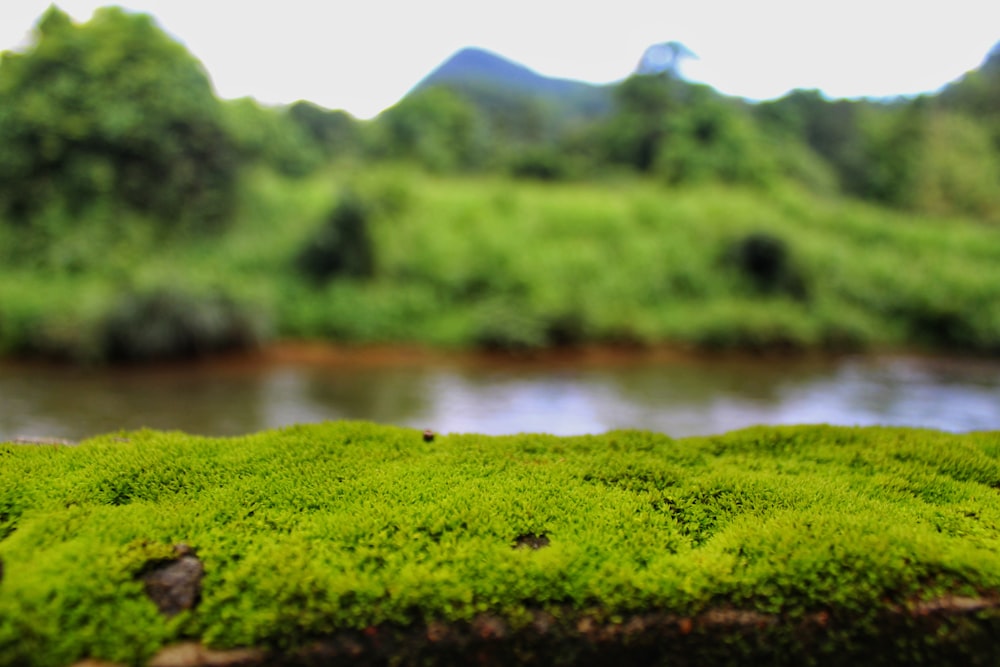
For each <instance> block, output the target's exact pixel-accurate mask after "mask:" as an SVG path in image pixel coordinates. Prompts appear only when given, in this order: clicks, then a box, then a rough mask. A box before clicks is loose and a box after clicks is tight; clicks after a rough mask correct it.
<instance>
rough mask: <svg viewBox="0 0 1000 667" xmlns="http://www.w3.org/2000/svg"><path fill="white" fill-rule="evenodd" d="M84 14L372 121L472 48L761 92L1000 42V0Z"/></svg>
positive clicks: (883, 91)
mask: <svg viewBox="0 0 1000 667" xmlns="http://www.w3.org/2000/svg"><path fill="white" fill-rule="evenodd" d="M49 4H50V2H49V0H0V49H12V48H17V47H19V46H23V45H24V44H25V43H26V40H27V32H28V31H30V29H31V27H32V26H33V25H34V23H35V21H36V20H37V19H38V17H39V16H40V15H41V14H42V13H43V12H44V11H45V9H46V8H47V7H48V5H49ZM56 4H57V5H58V6H59V7H61V8H62V9H63V10H64V11H66V12H68V13H69V14H70V15H71V16H72V17H73V18H74V19H76V20H77V21H86V20H88V19H89V18H90V16H91V14H92V13H93V10H94V9H95V8H96V7H99V6H101V5H105V4H119V5H121V6H123V7H126V8H128V9H133V10H136V11H143V12H147V13H150V14H153V15H154V16H155V17H156V18H157V20H158V22H159V24H160V25H161V26H162V27H163V28H164V29H165V30H167V32H169V33H170V34H172V35H173V36H174V37H175V38H177V39H178V40H180V41H182V42H183V43H184V44H185V45H186V46H187V47H188V48H189V49H190V50H191V52H192V53H193V54H194V55H195V56H196V57H198V58H199V59H200V60H201V61H202V62H203V63H204V65H205V68H206V69H207V70H208V73H209V74H210V75H211V77H212V80H213V82H214V84H215V87H216V90H217V92H218V93H219V95H221V96H222V97H226V98H231V97H242V96H246V95H251V96H253V97H256V98H257V99H258V100H260V101H261V102H264V103H269V104H282V103H290V102H294V101H295V100H298V99H308V100H311V101H313V102H316V103H318V104H321V105H323V106H326V107H330V108H342V109H346V110H347V111H350V112H351V113H353V114H354V115H356V116H358V117H360V118H368V117H371V116H374V115H375V114H377V113H378V112H379V111H381V110H382V109H384V108H386V107H388V106H390V105H392V104H393V103H395V102H396V101H397V100H399V98H400V97H402V96H403V95H404V94H405V93H406V92H407V91H408V90H409V89H410V88H411V87H412V86H413V85H415V84H416V83H417V82H418V81H419V80H420V79H421V78H422V77H423V76H424V75H426V74H427V73H429V72H430V71H431V70H432V69H433V68H434V67H436V66H437V65H438V64H440V63H441V62H442V61H444V60H445V59H446V58H447V57H448V56H449V55H451V54H452V53H454V52H455V51H457V50H458V49H460V48H462V47H464V46H479V47H483V48H487V49H490V50H492V51H495V52H497V53H499V54H501V55H503V56H506V57H507V58H510V59H511V60H514V61H517V62H520V63H522V64H524V65H527V66H528V67H530V68H532V69H534V70H536V71H538V72H540V73H542V74H545V75H548V76H558V77H565V78H572V79H580V80H584V81H590V82H594V83H606V82H610V81H615V80H619V79H622V78H624V77H626V76H627V75H628V74H629V73H630V72H631V71H632V69H633V68H634V67H635V65H636V63H637V62H638V60H639V58H640V56H641V55H642V52H643V51H644V50H645V48H646V47H647V46H649V45H651V44H654V43H657V42H664V41H668V40H677V41H680V42H682V43H684V44H685V45H686V46H687V47H688V48H690V49H691V50H692V51H693V52H694V53H696V54H697V55H698V56H699V59H698V60H694V61H689V62H687V63H686V64H685V65H684V66H683V68H682V72H683V73H684V74H685V75H686V76H687V78H689V79H691V80H694V81H703V82H705V83H708V84H711V85H712V86H714V87H715V88H717V89H718V90H720V91H721V92H724V93H727V94H731V95H741V96H744V97H748V98H751V99H766V98H772V97H778V96H781V95H783V94H784V93H785V92H787V91H789V90H791V89H794V88H819V89H821V90H823V91H824V92H825V93H826V94H827V95H828V96H831V97H860V96H890V95H901V94H913V93H918V92H924V91H932V90H936V89H937V88H939V87H941V86H942V85H944V84H945V83H947V82H948V81H950V80H952V79H954V78H956V77H958V76H960V75H961V74H963V73H964V72H966V71H968V70H970V69H972V68H974V67H976V66H977V65H979V64H980V63H981V62H982V60H983V58H984V57H985V56H986V54H987V53H988V51H989V50H990V48H991V47H992V46H993V45H994V44H995V43H996V42H997V41H1000V0H822V1H820V0H727V1H723V0H683V1H679V0H660V1H659V2H651V1H642V0H605V1H604V2H598V1H597V0H589V1H588V0H491V1H490V2H481V1H477V0H371V1H367V2H366V1H364V0H353V1H344V0H326V1H322V0H281V2H273V1H267V0H263V1H261V2H236V1H235V0H198V1H191V0H122V1H121V2H119V3H112V2H95V1H93V0H62V1H61V2H57V3H56Z"/></svg>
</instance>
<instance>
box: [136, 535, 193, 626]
mask: <svg viewBox="0 0 1000 667" xmlns="http://www.w3.org/2000/svg"><path fill="white" fill-rule="evenodd" d="M174 551H176V552H177V555H178V556H179V558H177V559H176V560H171V561H167V562H165V563H162V564H159V565H157V566H156V567H154V568H153V569H150V570H148V571H147V572H146V573H145V574H144V575H143V576H142V580H143V582H144V583H145V584H146V595H148V596H149V599H151V600H152V601H153V602H154V603H155V604H156V607H157V609H159V610H160V613H162V614H164V615H166V616H174V615H176V614H179V613H180V612H182V611H185V610H187V609H194V607H195V606H196V605H197V604H198V601H199V599H200V597H201V578H202V577H203V576H204V574H205V567H204V566H203V565H202V564H201V561H200V560H198V557H197V556H195V555H194V552H193V551H192V550H191V548H190V547H188V546H187V545H186V544H178V545H177V546H175V547H174Z"/></svg>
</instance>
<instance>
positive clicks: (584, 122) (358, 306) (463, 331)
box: [0, 8, 1000, 361]
mask: <svg viewBox="0 0 1000 667" xmlns="http://www.w3.org/2000/svg"><path fill="white" fill-rule="evenodd" d="M517 71H518V70H517V69H516V68H513V69H509V71H508V75H509V76H514V75H516V74H517ZM446 84H447V82H442V83H440V84H439V85H432V86H426V87H420V88H418V90H416V91H415V92H414V93H412V94H411V95H409V96H407V97H406V98H404V99H403V100H401V101H400V102H399V103H398V104H397V105H395V106H394V107H392V108H390V109H387V110H386V111H385V112H384V113H382V114H381V115H380V116H378V117H377V118H376V119H374V120H372V121H366V122H360V121H357V120H355V119H353V118H351V117H350V116H349V115H347V114H345V113H343V112H339V111H330V110H326V109H322V108H320V107H318V106H316V105H313V104H310V103H308V102H305V101H302V102H298V103H296V104H293V105H291V106H289V107H287V108H267V107H262V106H261V105H259V104H257V103H256V102H254V101H253V100H250V99H242V100H234V101H225V102H223V101H220V100H218V99H217V98H216V97H215V96H214V95H213V94H212V92H211V87H210V84H209V82H208V79H207V77H206V75H205V73H204V72H203V71H202V69H201V67H200V65H199V64H198V63H197V62H196V61H195V60H194V59H193V58H192V57H191V56H190V55H189V54H188V53H187V52H186V51H185V50H184V49H183V47H181V46H180V45H178V44H177V43H175V42H173V41H172V40H170V39H169V38H168V37H167V36H165V35H164V34H163V33H162V32H161V31H160V30H159V29H158V28H157V27H156V25H155V24H154V23H153V22H152V21H151V20H150V19H149V18H148V17H145V16H142V15H134V14H129V13H126V12H124V11H122V10H120V9H104V10H100V11H99V12H97V13H96V14H95V16H94V17H93V19H91V20H90V21H89V22H87V23H85V24H79V25H76V24H73V23H72V22H71V21H70V20H69V19H68V17H66V15H65V14H63V13H62V12H60V11H59V10H58V9H55V8H52V9H50V10H49V11H48V12H47V13H46V14H45V16H44V17H43V18H42V19H41V20H40V23H39V26H38V28H37V33H36V40H35V43H34V44H33V45H32V46H30V47H29V48H28V49H26V50H25V51H24V52H22V53H6V54H4V56H3V59H2V61H0V142H2V143H3V145H4V151H3V152H2V153H0V353H6V354H35V355H45V356H54V357H60V358H66V359H74V360H83V361H102V360H117V359H121V360H143V359H153V358H164V357H180V356H190V355H192V354H207V353H213V352H217V351H221V350H226V349H232V348H239V347H245V346H247V345H252V344H254V343H255V342H259V341H262V340H265V339H267V338H269V337H271V336H283V337H310V338H312V337H316V338H326V339H332V340H339V341H351V342H372V341H406V342H419V343H427V344H434V345H448V346H482V347H491V348H500V349H514V350H528V349H535V348H540V347H546V346H552V345H569V344H575V343H582V342H603V343H615V344H621V343H624V344H658V343H670V344H682V345H692V346H699V347H709V348H753V349H845V348H864V347H870V346H894V347H898V346H924V347H929V348H934V349H950V350H956V351H961V352H974V353H984V354H996V353H997V352H998V351H1000V268H998V267H1000V262H998V261H997V260H998V259H1000V257H998V255H1000V244H998V243H996V233H997V225H998V224H1000V187H998V186H1000V105H998V104H996V103H995V102H996V100H997V95H998V94H1000V93H998V91H1000V51H997V50H995V51H994V52H993V53H992V54H991V55H990V56H989V57H988V58H987V60H986V62H985V63H984V64H983V66H982V67H981V68H979V69H978V70H976V71H974V72H971V73H969V74H968V75H967V76H965V77H964V78H963V79H961V80H959V81H956V82H954V83H953V84H951V85H949V86H948V87H947V88H945V89H944V90H943V91H941V93H940V94H937V95H934V96H925V97H921V98H917V99H913V100H895V101H846V100H837V101H830V100H827V99H825V98H823V97H822V96H821V95H820V94H819V93H816V92H813V91H796V92H794V93H792V94H790V95H788V96H787V97H784V98H782V99H780V100H776V101H772V102H767V103H762V104H757V105H751V104H747V103H745V102H744V101H741V100H736V99H731V98H726V97H724V96H721V95H719V94H718V93H716V92H715V91H713V90H712V89H710V88H708V87H706V86H701V85H694V84H690V83H687V82H685V81H683V80H682V79H681V78H679V77H678V76H677V74H676V71H675V70H673V69H668V70H666V71H663V72H659V73H649V74H641V75H635V76H633V77H631V78H629V79H627V80H626V81H624V82H622V83H621V84H619V85H617V86H613V87H609V88H607V89H601V90H600V91H596V92H595V93H594V95H596V96H597V97H594V96H591V97H589V98H588V99H587V100H586V101H585V105H586V109H583V108H582V107H581V109H580V110H579V112H578V113H572V112H570V111H567V108H566V106H565V105H566V104H569V102H566V101H564V103H563V105H562V106H558V105H557V106H553V105H552V104H549V103H548V102H546V101H545V100H541V101H540V100H538V99H535V98H533V97H531V95H530V94H529V93H527V92H526V93H524V96H517V95H513V94H509V91H508V93H506V94H505V93H504V91H503V90H498V89H490V88H489V86H486V87H485V88H484V87H483V86H482V85H479V86H478V87H475V86H474V87H470V86H469V85H467V82H466V83H461V85H460V84H459V83H457V82H452V84H450V85H446ZM542 84H544V82H541V83H539V82H537V81H536V82H535V83H534V84H533V85H535V86H536V87H537V86H541V87H542V88H544V86H543V85H542ZM578 85H582V84H578ZM598 92H599V93H600V95H604V96H605V97H606V99H607V105H606V106H605V107H601V106H600V105H596V106H595V103H594V100H595V99H598V97H600V95H598ZM581 99H582V98H581ZM500 101H503V104H500ZM581 104H584V102H581Z"/></svg>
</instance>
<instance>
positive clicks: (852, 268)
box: [0, 166, 1000, 359]
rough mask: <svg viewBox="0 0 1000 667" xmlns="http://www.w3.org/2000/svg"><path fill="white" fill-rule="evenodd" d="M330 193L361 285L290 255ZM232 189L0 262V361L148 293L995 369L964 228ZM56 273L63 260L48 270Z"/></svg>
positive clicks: (724, 199)
mask: <svg viewBox="0 0 1000 667" xmlns="http://www.w3.org/2000/svg"><path fill="white" fill-rule="evenodd" d="M344 185H348V186H350V187H351V188H353V190H354V191H356V192H357V193H359V196H360V197H361V199H362V200H363V201H364V202H365V203H366V205H367V206H368V208H369V210H370V212H371V215H370V225H371V230H370V231H371V235H372V237H373V239H374V244H375V264H376V270H375V276H374V278H372V279H370V280H353V279H334V280H332V281H331V282H329V283H328V284H325V285H317V284H316V283H315V281H313V280H310V279H309V278H308V277H307V276H304V275H301V274H299V273H298V272H297V269H296V257H297V256H298V255H299V253H300V251H301V250H302V248H304V247H305V246H306V245H307V244H308V243H309V241H310V239H311V238H312V237H313V236H314V235H315V234H316V233H317V230H318V229H319V228H320V227H321V226H322V225H323V224H324V221H325V219H326V218H327V216H328V215H329V213H330V211H331V210H332V209H333V207H334V206H335V204H336V197H337V193H338V192H340V191H341V190H342V188H343V186H344ZM242 188H243V196H242V198H241V201H242V205H241V209H240V211H239V214H238V217H237V220H236V221H235V223H234V224H233V226H232V227H231V228H230V229H229V230H228V231H226V232H225V233H223V234H222V235H217V236H205V237H198V238H190V237H188V238H177V239H173V240H169V241H167V242H158V243H154V242H153V241H151V240H150V239H148V238H146V237H144V236H143V235H142V234H139V233H134V234H131V235H123V236H122V237H121V238H120V239H119V238H118V237H114V238H115V239H117V240H116V241H115V242H116V243H119V245H113V244H112V245H110V246H109V247H108V248H107V252H104V251H103V250H101V249H96V250H95V249H91V250H90V251H88V252H89V254H88V253H87V252H84V251H83V250H80V248H79V247H78V246H79V243H82V241H81V239H85V238H87V237H86V236H85V235H81V233H76V232H74V233H73V234H69V235H68V236H66V238H65V240H64V242H65V243H66V244H68V247H67V248H63V249H62V250H60V248H61V246H60V243H62V242H63V241H58V240H57V241H55V242H54V243H55V245H54V246H53V247H50V248H49V249H48V250H47V251H46V254H45V255H44V256H39V257H41V258H40V259H39V258H38V257H35V255H32V254H31V253H26V254H25V256H23V257H22V256H19V257H12V258H10V261H8V262H6V263H5V267H4V268H3V269H0V346H2V347H0V351H6V352H8V353H12V352H13V353H18V352H20V351H22V350H25V349H27V350H29V351H30V350H34V349H40V350H42V351H43V353H44V352H46V351H48V350H57V351H61V352H62V356H66V357H70V358H78V359H95V358H97V359H99V358H100V357H101V355H102V347H101V344H100V336H101V332H102V331H103V330H104V329H105V328H106V327H107V326H108V318H109V314H110V313H112V312H114V311H116V310H120V309H121V307H122V306H121V304H122V301H123V300H127V299H128V298H130V296H129V295H130V294H133V293H135V292H139V293H143V292H156V291H159V290H162V289H163V288H164V287H167V288H169V289H170V290H172V291H174V292H177V293H178V296H177V298H178V299H179V300H184V299H192V300H194V301H197V300H199V299H209V298H210V297H209V296H204V295H216V296H218V295H222V296H223V297H225V298H226V299H228V300H229V301H232V302H235V303H238V304H242V307H243V309H244V311H245V312H243V313H242V314H241V315H240V316H239V317H238V318H237V319H238V320H241V321H247V322H251V321H252V322H253V323H254V327H255V330H259V331H267V332H270V333H271V335H274V336H279V337H285V338H311V339H328V340H333V341H338V342H350V343H394V342H395V343H417V344H426V345H432V346H443V347H460V348H461V347H492V348H501V349H513V350H519V349H521V350H523V349H529V350H530V349H537V348H545V347H551V346H561V345H571V344H575V343H581V342H587V343H606V344H630V345H632V344H639V345H657V344H672V345H679V346H687V347H693V348H707V349H750V350H755V349H764V350H769V349H778V350H788V349H793V350H795V349H798V350H835V351H840V350H845V349H848V350H854V349H873V348H876V349H877V348H901V347H906V348H924V349H932V350H946V351H955V352H960V353H977V354H987V355H990V354H997V353H998V352H1000V244H998V243H996V238H995V237H996V229H995V227H990V226H989V225H986V224H984V223H981V222H977V221H974V220H966V219H947V218H932V217H919V216H913V215H905V214H902V213H898V212H891V211H888V210H886V209H880V208H876V207H872V206H869V205H864V204H860V203H855V202H850V201H847V200H840V199H827V198H822V197H818V196H815V195H812V194H808V193H806V192H804V191H800V190H796V189H794V188H792V187H785V186H775V187H773V188H771V189H766V190H765V189H738V188H733V187H725V186H719V185H705V186H699V187H689V188H682V189H670V188H665V187H663V186H662V185H660V184H657V183H654V182H651V181H644V180H640V179H635V178H623V179H620V180H613V179H609V180H605V181H600V182H593V183H591V182H571V183H545V184H542V183H531V182H521V181H515V180H510V179H506V178H503V177H497V176H482V177H469V178H461V177H455V176H450V177H435V176H431V175H427V174H422V173H420V172H417V171H414V170H408V169H405V168H392V167H387V166H381V167H370V168H367V169H363V170H354V171H346V170H332V171H327V172H324V173H321V174H319V175H316V176H313V177H310V178H308V179H300V180H287V179H282V178H279V177H277V176H275V175H273V174H270V173H268V172H266V171H255V172H252V173H249V174H248V175H247V176H246V177H245V179H244V183H243V186H242ZM86 222H87V221H83V222H82V223H81V224H84V223H86ZM94 224H97V223H94ZM135 224H139V223H138V222H137V223H135ZM53 225H55V223H53ZM56 226H58V225H56ZM126 227H127V228H130V227H128V226H127V225H126ZM4 233H6V234H8V235H9V234H11V233H13V232H11V231H10V230H7V231H6V232H4ZM105 236H107V235H97V236H96V237H95V238H105ZM755 237H756V238H760V237H765V238H766V239H769V240H770V242H771V243H772V245H776V246H779V247H780V250H781V253H782V254H781V258H780V259H781V262H780V266H779V267H778V269H777V273H776V275H775V276H772V277H771V278H768V277H767V276H765V278H766V279H761V277H760V276H755V275H754V274H753V273H752V272H750V271H749V270H748V269H747V267H745V266H743V265H741V264H740V262H739V261H738V260H737V259H734V257H737V253H736V250H738V249H739V248H740V247H741V244H742V245H745V244H746V242H747V239H748V238H755ZM53 238H54V239H59V238H61V237H59V235H58V234H55V233H53ZM144 239H145V240H144ZM2 240H3V239H0V241H2ZM144 244H145V245H144ZM11 247H13V246H11ZM63 256H71V257H74V258H76V259H75V262H74V263H70V264H65V263H64V264H60V263H59V262H57V261H56V260H55V259H52V258H53V257H63ZM32 257H34V258H35V259H31V258H32ZM46 257H47V258H48V259H46ZM87 257H89V258H90V259H86V258H87ZM26 258H27V259H26ZM29 260H30V261H29ZM33 262H34V263H33ZM60 267H61V268H60ZM772 278H773V279H772ZM25 288H26V289H25ZM212 298H214V297H212ZM196 310H198V308H197V307H192V311H196ZM63 332H70V333H71V334H72V335H67V334H65V333H63ZM250 333H252V332H250ZM32 336H35V339H32V338H31V337H32ZM60 336H62V337H60ZM88 336H89V338H88ZM95 337H96V341H95ZM243 338H246V339H252V338H253V336H252V335H249V334H248V335H246V336H243Z"/></svg>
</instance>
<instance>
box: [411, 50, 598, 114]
mask: <svg viewBox="0 0 1000 667" xmlns="http://www.w3.org/2000/svg"><path fill="white" fill-rule="evenodd" d="M434 86H445V87H448V88H450V89H452V90H455V91H458V92H460V93H462V94H463V95H465V96H466V97H467V98H469V99H471V100H472V101H473V102H474V103H479V104H478V106H480V107H481V108H486V109H489V108H490V107H491V106H496V105H501V104H510V98H511V96H513V97H515V98H522V101H523V102H526V103H529V104H531V103H533V104H539V105H542V106H544V107H546V108H548V109H549V110H550V111H551V112H552V113H556V114H559V115H561V116H565V117H569V118H590V117H597V116H601V115H605V114H607V113H609V112H610V111H611V106H612V100H611V92H610V91H611V88H610V87H609V86H595V85H593V84H589V83H584V82H582V81H572V80H569V79H558V78H552V77H547V76H543V75H541V74H538V73H537V72H535V71H534V70H531V69H529V68H528V67H525V66H524V65H521V64H519V63H515V62H512V61H510V60H508V59H506V58H504V57H502V56H500V55H497V54H495V53H492V52H490V51H486V50H483V49H478V48H466V49H462V50H461V51H459V52H457V53H455V54H454V55H453V56H451V57H450V58H449V59H448V60H446V61H445V62H443V63H442V64H441V65H439V66H438V67H437V68H436V69H434V70H433V71H432V72H431V73H430V74H428V75H427V76H426V77H425V78H424V79H423V80H421V81H420V83H418V84H417V85H416V86H415V87H414V89H413V91H412V92H418V91H421V90H425V89H427V88H431V87H434Z"/></svg>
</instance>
